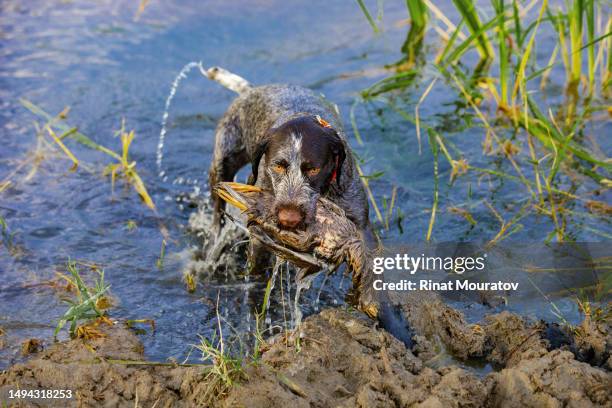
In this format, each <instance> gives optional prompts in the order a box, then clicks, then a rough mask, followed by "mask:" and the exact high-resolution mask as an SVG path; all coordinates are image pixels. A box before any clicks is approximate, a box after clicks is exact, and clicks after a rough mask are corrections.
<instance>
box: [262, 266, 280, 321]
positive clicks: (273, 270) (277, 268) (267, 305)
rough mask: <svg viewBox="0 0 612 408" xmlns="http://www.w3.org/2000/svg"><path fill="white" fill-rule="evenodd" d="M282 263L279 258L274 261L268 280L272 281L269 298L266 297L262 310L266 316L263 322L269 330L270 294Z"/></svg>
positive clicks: (270, 319)
mask: <svg viewBox="0 0 612 408" xmlns="http://www.w3.org/2000/svg"><path fill="white" fill-rule="evenodd" d="M283 262H284V261H283V260H282V259H281V258H279V257H276V261H274V268H273V269H272V277H271V278H270V279H272V281H271V282H270V296H268V298H267V301H266V305H265V309H264V310H265V311H266V316H265V320H264V322H265V323H266V325H267V326H269V327H270V328H271V325H272V318H271V317H270V299H271V298H272V295H271V294H272V292H273V291H274V285H276V277H277V276H278V271H279V270H280V268H281V267H282V265H283Z"/></svg>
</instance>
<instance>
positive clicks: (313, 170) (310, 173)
mask: <svg viewBox="0 0 612 408" xmlns="http://www.w3.org/2000/svg"><path fill="white" fill-rule="evenodd" d="M320 171H321V168H320V167H313V168H311V169H308V170H307V171H306V173H308V176H309V177H314V176H316V175H317V174H319V172H320Z"/></svg>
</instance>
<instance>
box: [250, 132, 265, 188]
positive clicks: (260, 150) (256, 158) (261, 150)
mask: <svg viewBox="0 0 612 408" xmlns="http://www.w3.org/2000/svg"><path fill="white" fill-rule="evenodd" d="M268 142H269V139H266V140H264V141H263V142H261V143H260V144H259V145H257V148H256V149H255V154H254V155H253V160H252V164H251V166H252V167H251V177H249V181H248V184H251V185H255V183H256V182H257V175H258V173H259V162H261V158H262V157H263V155H264V154H265V153H266V150H268Z"/></svg>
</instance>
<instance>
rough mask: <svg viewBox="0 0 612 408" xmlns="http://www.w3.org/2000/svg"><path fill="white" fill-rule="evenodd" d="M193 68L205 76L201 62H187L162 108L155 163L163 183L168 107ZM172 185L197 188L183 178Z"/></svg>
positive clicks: (194, 180)
mask: <svg viewBox="0 0 612 408" xmlns="http://www.w3.org/2000/svg"><path fill="white" fill-rule="evenodd" d="M194 68H199V70H200V73H202V75H204V76H206V70H205V69H204V66H203V65H202V61H192V62H189V63H188V64H186V65H185V66H184V67H183V68H182V69H181V71H180V72H179V73H178V75H177V76H176V78H174V81H172V86H171V87H170V93H169V94H168V97H167V98H166V105H165V107H164V114H163V116H162V121H161V130H160V131H159V140H158V142H157V158H156V161H155V163H156V164H157V172H158V176H159V177H160V178H161V179H162V180H163V181H168V174H167V173H166V170H164V166H163V159H164V143H165V141H166V135H167V133H168V128H167V125H168V116H169V114H170V105H172V101H173V99H174V96H175V95H176V91H177V89H178V87H179V85H180V84H181V81H182V80H183V79H185V78H187V75H188V74H189V73H190V72H191V71H192V70H193V69H194ZM172 184H179V185H193V186H197V184H198V180H197V179H190V178H184V177H177V178H176V179H174V180H173V181H172Z"/></svg>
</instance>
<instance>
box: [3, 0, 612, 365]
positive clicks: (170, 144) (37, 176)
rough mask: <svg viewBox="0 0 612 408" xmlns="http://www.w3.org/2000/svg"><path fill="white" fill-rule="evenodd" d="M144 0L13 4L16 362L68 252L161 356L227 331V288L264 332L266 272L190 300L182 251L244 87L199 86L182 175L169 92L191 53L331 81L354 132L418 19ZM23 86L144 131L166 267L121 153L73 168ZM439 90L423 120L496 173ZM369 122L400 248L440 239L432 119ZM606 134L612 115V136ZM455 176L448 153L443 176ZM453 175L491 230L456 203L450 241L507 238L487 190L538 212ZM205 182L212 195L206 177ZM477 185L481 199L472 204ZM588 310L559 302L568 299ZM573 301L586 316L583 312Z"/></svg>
mask: <svg viewBox="0 0 612 408" xmlns="http://www.w3.org/2000/svg"><path fill="white" fill-rule="evenodd" d="M136 3H137V2H133V1H126V0H121V1H110V0H104V1H96V2H92V1H85V0H77V1H67V2H47V1H43V0H34V1H28V2H22V1H17V0H6V1H3V2H2V3H0V15H1V18H0V107H1V109H0V136H1V137H2V149H0V177H1V178H2V179H4V177H6V176H8V175H11V174H12V172H13V171H15V170H16V169H17V170H18V171H17V172H16V173H15V174H14V175H11V179H12V180H13V184H12V186H11V188H9V189H7V190H6V191H4V192H2V193H1V194H2V195H1V196H0V197H1V198H2V199H1V200H0V215H1V216H2V217H3V218H4V219H6V222H7V224H8V227H9V232H10V233H11V234H14V235H13V250H7V247H1V248H0V276H1V277H2V279H1V280H0V326H2V327H3V328H4V329H5V330H6V332H7V334H6V339H5V340H7V341H6V342H5V344H6V347H5V348H4V349H1V350H0V357H1V359H2V362H1V363H0V365H2V366H4V365H7V364H9V363H10V362H12V361H14V360H15V359H16V358H18V357H17V356H18V350H19V344H20V342H21V341H22V340H23V339H25V338H28V337H38V338H44V339H47V341H48V342H49V341H51V338H52V332H53V328H54V326H55V322H56V321H57V319H58V318H59V316H60V315H61V314H62V313H63V312H64V311H65V308H66V305H65V304H64V303H63V302H62V301H61V296H62V294H61V293H60V292H58V289H57V287H54V286H53V285H51V284H47V283H49V282H53V281H54V280H55V279H57V277H56V272H64V271H65V264H66V262H67V260H68V259H77V260H86V261H88V262H95V263H96V264H98V265H100V266H101V267H103V268H104V269H105V272H106V280H107V282H108V283H110V285H111V288H110V292H111V294H112V296H113V298H114V299H115V300H116V305H115V308H114V309H113V310H112V315H113V316H117V317H122V318H128V319H154V320H155V322H156V331H155V332H154V333H149V334H147V335H145V336H143V337H142V339H143V341H144V343H145V349H146V352H147V353H148V356H149V357H150V358H153V359H165V358H169V357H175V358H177V359H179V360H181V359H182V358H184V357H185V356H186V355H187V353H188V351H189V345H190V344H193V343H195V342H197V339H198V338H197V334H202V335H205V336H207V335H210V334H211V333H212V331H213V330H214V329H215V327H216V317H215V301H216V298H217V293H219V294H220V304H219V312H220V315H221V316H222V317H223V320H224V322H225V323H226V327H227V330H228V333H229V332H233V331H235V332H238V333H244V332H245V330H249V329H253V325H254V324H255V322H254V314H253V313H254V311H255V310H256V308H260V307H261V302H262V294H263V291H264V290H265V286H266V280H265V277H250V278H244V281H241V282H228V281H225V280H224V279H223V278H219V280H218V281H211V282H205V283H203V284H201V285H200V286H199V287H198V289H197V290H196V291H195V292H194V293H188V292H187V291H186V290H185V287H184V283H183V282H182V280H181V279H182V274H181V273H182V268H183V265H184V257H182V256H181V254H184V250H185V249H186V248H189V247H190V246H191V245H193V244H194V242H193V240H192V237H190V236H188V235H187V234H184V233H183V228H184V225H185V224H186V222H187V219H188V217H189V214H190V212H191V211H193V209H192V208H190V207H189V206H185V205H183V204H182V203H177V197H179V196H180V195H181V194H183V193H189V192H191V191H193V186H186V185H177V184H174V183H172V180H174V178H175V177H183V178H184V179H196V180H200V181H201V180H205V179H206V171H207V168H208V163H209V160H210V156H211V153H212V144H213V133H214V121H215V120H217V119H218V118H219V117H220V116H221V115H222V114H223V112H224V110H225V109H226V107H227V106H228V104H229V103H230V102H231V100H232V98H233V94H232V93H231V92H229V91H227V90H226V89H223V88H222V87H220V86H218V85H217V84H214V83H212V82H210V81H206V80H204V79H203V78H202V77H201V76H200V75H191V76H189V77H187V78H186V79H184V81H183V82H182V83H181V86H180V87H179V89H178V90H177V94H176V98H175V100H174V102H173V104H172V106H171V109H170V112H169V116H168V123H167V127H168V134H167V138H166V140H165V150H164V151H165V155H164V169H165V170H166V171H167V172H168V174H169V175H171V177H170V178H169V179H168V181H164V180H163V179H161V180H160V179H159V178H158V177H157V170H156V164H155V162H156V144H157V136H158V135H159V132H160V121H161V120H162V114H163V111H164V102H165V100H166V98H167V95H168V92H169V88H170V84H171V82H172V80H173V78H174V77H175V76H176V75H177V73H178V71H179V70H180V69H181V67H183V66H184V64H185V63H187V62H189V61H203V64H204V65H205V66H211V65H219V66H223V67H226V68H227V69H229V70H231V71H234V72H236V73H239V74H240V75H242V76H244V77H245V78H247V79H248V80H249V81H251V82H252V83H255V84H258V83H270V82H294V83H298V84H302V85H309V84H316V89H317V90H318V91H320V92H322V93H324V94H325V95H326V96H327V97H328V98H329V99H330V100H332V101H334V102H335V103H337V104H338V105H339V107H340V111H341V113H342V114H343V116H344V118H345V121H346V124H347V125H348V112H349V111H350V107H351V105H352V103H353V99H354V97H355V95H356V93H357V91H359V90H361V89H364V88H367V87H368V86H370V85H372V83H374V82H375V81H376V80H378V79H381V78H382V77H384V75H385V69H383V67H384V65H385V64H392V63H394V62H396V61H400V60H401V59H402V58H404V55H402V54H401V52H400V49H401V47H402V44H403V43H404V40H405V39H406V26H403V25H401V24H399V25H398V24H395V23H397V22H398V21H401V20H403V19H405V18H406V17H407V15H406V11H405V8H404V5H403V4H397V5H394V4H385V24H384V26H385V27H388V28H387V30H386V31H385V32H384V33H382V34H381V35H378V36H373V35H372V32H371V29H370V27H369V26H368V24H367V23H366V22H365V21H364V19H363V16H362V14H361V11H360V10H359V8H358V7H357V6H356V5H355V4H353V3H351V2H331V3H330V2H309V1H300V2H281V1H277V0H258V1H255V2H253V1H248V2H247V1H237V2H222V1H219V0H212V1H207V2H206V3H203V2H201V1H195V0H190V1H181V2H178V1H163V2H162V1H151V2H150V4H149V6H148V7H147V9H146V10H145V11H144V13H142V15H141V16H140V17H139V18H138V19H137V21H135V18H134V17H135V13H136V8H137V4H136ZM449 15H450V16H451V17H452V13H450V14H449ZM426 35H430V34H426ZM426 43H427V41H426ZM424 49H425V50H426V52H428V53H429V52H434V51H433V50H429V49H428V46H424ZM432 75H433V73H432V72H429V71H428V70H427V69H426V70H424V71H422V72H419V73H418V75H417V76H416V79H415V80H414V82H413V85H411V87H409V88H408V89H407V90H406V92H404V93H403V94H402V95H401V96H400V95H398V96H396V97H395V98H396V103H397V104H399V105H400V106H402V107H405V106H404V105H405V104H407V106H409V107H410V109H413V106H414V104H415V103H416V102H417V101H418V98H419V97H420V95H421V94H422V92H423V91H424V87H426V86H427V84H429V83H430V82H431V79H432ZM552 79H554V77H553V78H552ZM22 97H23V98H26V99H28V100H31V101H33V102H35V103H36V104H38V105H40V106H41V107H43V108H44V109H45V110H46V111H48V112H51V113H52V114H56V113H58V112H60V111H62V110H63V109H64V108H65V107H66V106H69V107H70V111H69V113H68V122H69V123H70V124H72V125H76V126H78V128H79V131H81V132H82V133H84V134H86V135H88V136H90V137H91V138H92V139H93V140H95V141H97V142H99V143H101V144H104V145H105V146H109V147H111V148H112V149H113V150H115V151H120V141H119V139H118V138H117V137H116V136H115V132H116V130H118V129H119V128H120V126H121V121H122V119H125V122H126V126H127V128H128V129H132V128H133V129H135V131H136V139H135V141H134V143H133V145H132V147H131V149H130V155H131V156H132V158H133V160H135V161H136V162H137V163H138V168H139V172H140V174H141V176H142V177H143V179H144V181H145V183H146V184H147V187H148V189H149V192H150V193H151V195H152V196H153V199H154V200H155V202H156V204H157V207H158V212H159V214H160V217H161V218H162V220H161V221H163V223H164V224H165V225H166V226H168V228H169V230H170V235H171V238H172V239H171V241H169V242H168V247H167V249H166V259H165V261H164V263H163V268H158V267H156V261H157V259H158V258H159V254H160V248H161V246H162V240H163V237H162V235H161V234H160V231H159V220H158V219H157V217H155V216H154V215H153V214H152V213H151V212H150V211H149V210H148V209H146V207H144V206H143V205H141V204H140V203H139V202H138V200H137V199H136V198H135V197H134V196H133V194H132V193H131V192H130V191H127V190H126V191H124V190H122V188H121V187H120V186H119V185H118V186H117V187H116V188H115V191H114V192H111V188H110V183H109V182H108V180H106V179H103V178H102V177H101V174H102V170H103V168H104V166H105V165H106V164H108V163H107V162H106V161H105V160H106V158H105V157H104V155H100V154H98V153H97V152H95V151H92V150H89V149H86V148H83V147H82V146H78V145H76V144H71V143H70V142H67V143H68V144H69V145H70V148H71V149H72V151H73V152H74V153H75V155H76V156H77V157H78V158H79V160H80V161H81V163H82V165H81V166H80V168H79V170H78V171H77V172H76V173H70V172H69V171H68V169H69V167H70V164H69V163H68V162H67V161H65V160H64V159H62V158H61V156H60V155H52V154H50V153H49V152H48V151H46V150H36V146H37V141H36V136H35V135H36V132H35V127H34V125H33V120H35V119H36V118H34V117H33V116H32V115H31V114H30V113H29V112H27V111H26V110H25V109H24V108H23V107H22V106H21V105H20V104H19V98H22ZM427 101H428V103H426V104H424V105H423V106H421V109H420V114H421V117H422V118H424V119H423V120H425V121H428V122H433V121H435V122H436V123H438V124H441V125H443V126H444V127H445V129H447V130H448V133H449V134H452V136H453V140H461V141H463V142H465V141H468V142H469V144H468V145H469V146H470V147H467V148H466V147H465V144H464V145H462V149H463V150H464V151H466V150H467V151H470V152H472V153H478V154H474V156H475V157H476V159H475V161H474V162H473V163H472V165H474V166H482V167H486V166H488V165H490V163H491V162H492V161H494V158H491V157H485V156H482V155H480V154H479V152H480V151H481V146H480V142H481V140H482V129H474V128H473V127H472V126H471V124H470V123H469V120H470V117H469V116H468V115H467V114H466V112H465V110H466V107H465V106H461V105H460V104H459V102H458V100H457V97H456V94H454V93H452V92H448V87H447V86H446V85H444V84H439V86H438V85H437V86H436V87H434V88H433V89H432V91H431V93H430V94H429V96H428V98H427ZM355 120H356V124H357V125H358V127H359V129H360V131H361V135H362V138H363V140H364V144H363V145H359V144H357V143H353V147H354V149H355V152H356V154H357V155H358V156H359V157H360V158H362V159H364V164H363V169H364V172H365V173H366V174H373V173H375V172H379V171H384V172H385V174H384V177H382V178H379V179H376V180H372V181H371V185H372V187H373V190H374V194H375V195H376V196H377V197H381V196H383V195H387V196H389V195H390V193H391V190H392V187H393V186H397V200H396V202H397V203H399V204H398V206H399V209H400V210H401V212H402V213H403V214H405V216H404V218H403V223H402V228H403V232H404V233H403V234H400V230H399V229H398V228H397V227H393V228H391V230H390V232H388V233H385V236H384V239H385V241H386V242H397V241H398V240H399V241H402V242H413V241H418V240H422V239H423V238H424V236H425V231H426V230H427V224H428V220H429V214H428V213H427V211H428V209H429V208H430V206H431V199H432V160H431V154H430V153H429V152H428V149H427V148H424V149H423V154H421V155H419V154H418V146H417V144H416V133H415V129H414V126H413V125H412V124H410V123H408V122H407V121H404V120H402V118H401V117H399V116H398V115H395V114H394V113H393V111H392V109H391V108H389V107H384V106H382V107H381V106H379V105H376V104H365V105H360V106H359V107H358V109H356V111H355ZM41 125H42V124H41ZM347 128H348V129H347V130H350V126H347ZM606 129H607V130H610V129H609V126H608V127H607V128H604V129H603V130H602V131H605V130H606ZM349 133H350V132H349ZM43 157H44V160H39V159H42V158H43ZM33 158H37V159H33ZM449 173H450V169H449V168H448V167H447V166H446V165H445V163H442V162H441V163H440V177H441V179H444V180H446V179H447V178H448V175H449ZM442 184H443V185H442V191H441V201H442V200H443V201H444V202H445V203H446V204H447V205H448V207H451V206H464V207H465V208H468V209H470V210H472V215H473V216H474V217H475V218H476V219H477V220H478V224H477V225H476V226H474V227H472V226H470V225H469V223H467V222H465V220H464V219H463V218H462V217H459V216H457V215H456V214H453V213H452V212H446V211H444V212H441V213H440V214H439V216H438V219H437V221H436V233H435V235H434V237H435V239H437V240H455V239H464V240H484V239H488V238H490V237H491V236H493V235H495V234H496V233H497V230H498V229H499V224H498V221H497V220H496V219H495V217H494V216H493V215H492V214H491V213H490V212H488V211H487V210H486V209H483V210H482V211H480V210H475V209H473V208H471V207H470V205H472V204H471V203H474V202H479V200H484V199H487V200H490V201H491V202H493V203H498V204H500V203H505V205H506V206H507V207H515V206H520V205H521V203H515V202H514V201H515V200H514V197H515V191H514V187H513V186H512V185H510V184H506V183H499V182H497V181H492V180H490V179H487V178H480V179H479V178H477V177H473V178H470V177H466V178H464V179H461V180H460V181H458V182H457V183H455V186H454V187H453V188H452V189H450V188H448V186H447V185H446V184H445V183H442ZM198 186H199V187H200V188H201V189H202V190H203V191H205V189H206V186H205V185H202V184H199V185H198ZM468 190H469V191H470V192H471V193H470V194H471V200H472V201H470V202H466V201H465V200H466V199H465V197H466V192H467V191H468ZM391 224H392V225H396V220H392V223H391ZM576 224H577V227H576V228H575V231H576V232H575V234H576V237H577V239H581V240H601V239H602V237H601V236H598V235H594V234H592V233H589V230H588V228H582V227H583V226H586V227H588V226H592V227H593V228H594V227H597V228H596V229H597V230H601V231H607V233H608V234H609V233H610V230H611V228H610V225H609V223H607V222H602V221H601V220H599V219H596V218H588V217H586V218H585V217H583V218H579V219H577V220H576ZM544 225H547V224H545V220H540V219H538V218H537V217H535V216H533V217H530V218H529V219H528V220H526V221H525V222H524V223H523V226H524V227H523V229H522V230H520V231H518V232H517V233H516V234H515V235H513V236H512V239H516V240H535V241H541V240H543V239H544V237H545V236H546V235H547V234H548V232H549V230H547V229H546V228H547V227H543V226H544ZM279 277H280V278H283V280H282V281H280V280H279V282H277V285H276V288H277V290H275V293H274V294H273V297H272V299H271V304H270V313H271V316H270V324H272V325H275V324H280V325H282V324H283V323H284V321H285V320H287V319H290V318H291V314H293V311H292V308H291V307H290V300H289V299H291V298H292V296H293V295H295V287H292V286H291V285H288V283H289V281H288V280H287V277H286V275H285V276H283V275H282V274H281V275H280V276H279ZM347 282H348V280H347V279H344V278H343V277H342V276H341V274H336V275H334V276H332V277H330V278H328V279H325V277H324V276H319V277H317V278H316V279H315V282H314V283H313V287H312V288H311V289H310V290H308V291H306V293H305V294H304V296H303V301H302V303H303V307H302V310H303V312H304V313H305V314H306V315H307V314H309V313H312V312H314V311H315V310H318V309H319V308H320V307H322V306H325V305H335V304H340V303H342V302H343V299H344V294H345V293H346V290H347V289H348V288H347V287H346V286H347V285H348V283H347ZM280 287H283V288H284V291H283V292H282V293H281V292H280V291H279V290H278V289H279V288H280ZM570 304H571V302H570V301H568V302H560V303H559V305H560V307H567V308H568V309H569V308H570V306H569V305H570ZM539 305H540V308H542V307H544V308H548V306H542V305H546V302H545V301H544V300H542V303H539ZM534 309H535V308H534ZM570 312H571V313H573V315H574V317H576V318H577V317H578V315H577V313H575V312H576V311H575V310H573V312H572V311H570ZM192 358H196V357H195V356H192Z"/></svg>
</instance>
